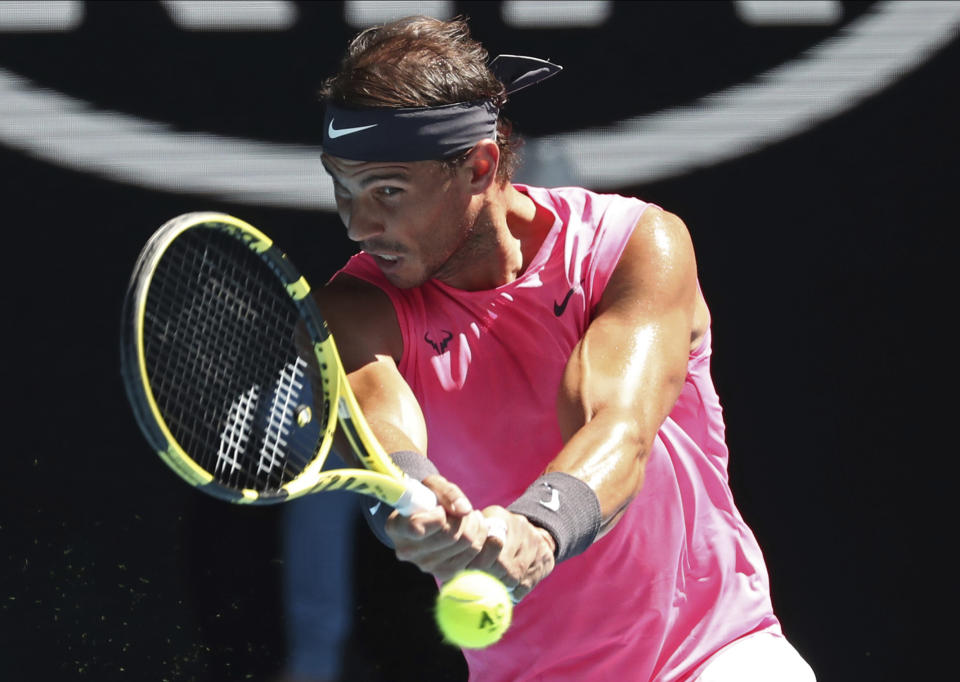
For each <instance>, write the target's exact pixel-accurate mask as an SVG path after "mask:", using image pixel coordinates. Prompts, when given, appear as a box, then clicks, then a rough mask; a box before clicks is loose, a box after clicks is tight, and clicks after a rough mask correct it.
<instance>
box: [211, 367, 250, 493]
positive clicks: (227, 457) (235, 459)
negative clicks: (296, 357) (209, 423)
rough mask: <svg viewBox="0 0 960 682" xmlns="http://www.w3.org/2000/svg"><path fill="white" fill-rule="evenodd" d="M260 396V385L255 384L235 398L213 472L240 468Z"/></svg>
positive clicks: (224, 425)
mask: <svg viewBox="0 0 960 682" xmlns="http://www.w3.org/2000/svg"><path fill="white" fill-rule="evenodd" d="M259 397H260V387H259V386H257V385H256V384H254V385H253V386H251V387H250V388H248V389H247V390H246V391H245V392H243V393H241V394H240V395H238V396H237V397H236V398H234V400H233V403H232V404H231V405H230V409H229V410H228V411H227V418H226V419H225V420H224V424H223V431H221V432H220V447H219V448H218V449H217V465H216V466H215V467H214V469H213V473H214V474H216V475H219V474H220V473H221V472H222V471H223V470H224V469H225V468H226V467H229V468H230V473H233V472H235V471H236V470H237V469H239V468H240V454H241V453H242V452H243V451H244V450H245V449H246V447H247V441H248V440H249V439H250V430H251V428H252V425H253V415H254V411H255V410H256V408H257V401H258V400H259Z"/></svg>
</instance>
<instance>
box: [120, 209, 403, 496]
mask: <svg viewBox="0 0 960 682" xmlns="http://www.w3.org/2000/svg"><path fill="white" fill-rule="evenodd" d="M121 346H122V350H121V373H122V376H123V381H124V386H125V388H126V391H127V396H128V398H129V400H130V403H131V405H132V407H133V411H134V415H135V417H136V420H137V422H138V424H139V425H140V428H141V430H142V431H143V433H144V435H145V436H146V438H147V440H148V442H149V443H150V444H151V445H152V446H153V448H154V449H155V450H156V451H157V452H158V453H159V455H160V457H161V458H162V459H163V461H164V462H165V463H166V464H167V465H168V466H169V467H170V468H171V469H172V470H173V471H175V472H176V473H177V474H178V475H179V476H180V477H181V478H183V479H184V480H186V481H187V482H189V483H190V484H192V485H194V486H196V487H197V488H199V489H200V490H202V491H203V492H205V493H208V494H211V495H214V496H216V497H219V498H221V499H224V500H227V501H230V502H235V503H246V504H270V503H275V502H281V501H284V500H287V499H292V498H294V497H298V496H300V495H303V494H306V493H309V492H312V491H315V490H324V489H347V490H355V491H357V492H364V493H367V494H371V495H375V496H377V497H379V498H381V499H383V500H384V501H386V502H388V503H393V502H395V501H396V500H397V499H398V498H400V497H401V496H402V494H403V492H404V490H405V487H404V485H403V483H402V482H401V480H400V479H401V478H402V476H401V475H400V472H399V470H395V471H394V470H392V469H391V468H390V467H391V466H393V465H392V462H390V461H389V457H387V456H386V455H385V453H377V456H378V457H383V458H384V459H385V460H386V461H387V462H388V463H389V464H388V465H386V466H381V467H380V468H381V472H380V473H377V472H375V471H367V470H362V469H357V470H339V471H326V472H325V471H323V470H322V469H323V465H324V461H325V460H326V456H327V454H328V453H329V450H330V447H331V444H332V439H333V433H334V431H335V429H336V427H337V422H338V411H340V410H341V409H343V408H341V407H340V406H341V405H344V404H345V401H344V399H343V396H344V394H347V395H348V396H350V398H351V399H352V394H351V393H350V390H349V386H348V385H347V383H346V375H345V373H344V372H343V368H342V365H341V363H340V359H339V356H338V354H337V351H336V346H335V345H334V343H333V337H332V336H331V335H330V332H329V330H328V328H327V325H326V322H325V321H324V320H323V317H322V316H321V315H320V311H319V309H318V308H317V306H316V303H315V302H314V300H313V296H312V295H310V287H309V285H308V284H307V281H306V279H304V278H303V277H302V276H301V275H300V273H299V272H298V271H297V269H296V268H295V267H294V266H293V264H292V263H291V262H290V260H289V259H288V258H287V257H286V255H285V254H283V253H282V252H281V251H280V250H279V249H278V248H277V247H276V246H275V245H274V244H273V242H272V241H271V240H270V238H269V237H267V236H266V235H265V234H264V233H262V232H260V231H259V230H257V229H256V228H254V227H253V226H252V225H249V224H248V223H246V222H244V221H242V220H240V219H238V218H235V217H233V216H229V215H226V214H223V213H214V212H200V213H189V214H184V215H181V216H178V217H176V218H174V219H172V220H170V221H168V222H167V223H165V224H164V225H163V226H162V227H161V228H160V229H159V230H157V232H156V233H154V235H153V236H152V237H151V238H150V240H149V241H148V243H147V244H146V246H145V247H144V249H143V251H142V252H141V254H140V257H139V259H138V261H137V264H136V266H135V268H134V271H133V274H132V276H131V279H130V285H129V287H128V290H127V295H126V298H125V301H124V310H123V321H122V331H121ZM354 402H355V401H354ZM361 420H362V417H361ZM364 426H365V425H364ZM366 428H367V429H368V427H366ZM373 443H374V448H375V449H376V447H378V446H377V445H376V443H375V439H373ZM394 469H395V467H394Z"/></svg>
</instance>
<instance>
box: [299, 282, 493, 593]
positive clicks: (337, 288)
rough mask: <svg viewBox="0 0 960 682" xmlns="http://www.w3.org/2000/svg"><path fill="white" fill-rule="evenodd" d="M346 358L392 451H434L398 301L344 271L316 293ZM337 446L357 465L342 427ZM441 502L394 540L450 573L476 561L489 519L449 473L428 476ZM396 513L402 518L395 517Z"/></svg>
mask: <svg viewBox="0 0 960 682" xmlns="http://www.w3.org/2000/svg"><path fill="white" fill-rule="evenodd" d="M315 296H316V299H317V303H318V305H319V306H320V309H321V310H322V311H323V314H324V317H326V319H327V322H328V324H329V325H330V328H331V331H332V332H333V335H334V339H335V340H336V343H337V350H338V352H339V353H340V357H341V359H342V360H343V364H344V368H345V369H346V372H347V378H348V380H349V382H350V387H351V389H352V390H353V392H354V394H355V395H356V398H357V402H358V403H359V405H360V409H361V410H362V411H363V413H364V416H365V417H366V419H367V422H368V423H369V425H370V428H371V429H372V430H373V432H374V434H375V435H376V436H377V439H378V440H379V441H380V443H381V445H383V447H384V449H386V451H387V452H391V453H393V452H398V451H401V450H405V451H414V452H419V453H421V454H426V452H427V430H426V424H425V423H424V418H423V413H422V412H421V410H420V405H419V404H418V402H417V399H416V397H415V396H414V394H413V391H412V390H411V389H410V386H409V385H408V384H407V382H406V381H405V380H404V378H403V376H402V375H401V374H400V371H399V369H398V368H397V362H398V361H399V358H400V356H401V354H402V351H403V341H402V336H401V333H400V328H399V325H398V324H397V319H396V314H395V312H394V310H393V305H392V303H391V302H390V300H389V298H388V297H387V295H386V294H384V293H383V292H382V291H381V290H380V289H378V288H376V287H374V286H373V285H370V284H368V283H366V282H362V281H360V280H357V279H355V278H353V277H349V276H341V277H339V278H337V279H336V280H334V281H333V282H331V283H330V284H329V285H327V287H325V288H324V289H323V290H321V291H319V292H317V293H316V294H315ZM336 437H337V440H336V441H335V447H336V448H337V451H338V452H340V453H342V454H343V455H344V458H345V459H346V460H347V461H348V462H350V463H351V464H352V465H354V466H359V463H358V462H357V461H356V460H355V459H354V457H353V455H352V452H351V449H350V446H349V444H348V443H347V440H346V437H345V436H344V435H343V434H342V433H341V430H340V429H338V430H337V433H336ZM423 482H424V483H425V484H426V485H427V486H428V487H430V488H431V489H432V490H433V492H434V493H435V494H436V495H437V502H438V506H437V507H436V508H434V509H433V510H430V511H427V512H421V513H418V514H414V515H413V516H412V517H410V518H409V519H403V522H402V523H401V522H400V521H399V520H398V521H397V523H395V524H394V525H395V526H396V527H397V529H396V530H397V532H396V533H394V534H391V539H392V542H393V544H394V545H395V549H396V550H397V555H398V557H399V558H401V559H403V560H405V561H412V562H414V563H416V564H417V565H418V566H419V567H420V568H421V569H423V570H424V571H427V572H431V573H435V574H438V573H439V575H440V576H441V577H448V574H447V573H444V572H443V570H444V567H446V566H450V567H451V568H450V569H449V571H455V570H456V567H459V566H462V565H463V564H465V563H466V562H468V561H469V560H470V559H471V558H473V557H474V556H475V555H476V554H477V553H478V552H479V551H480V549H481V547H483V545H484V543H485V542H486V540H487V530H486V528H487V527H486V523H485V521H484V520H483V517H482V515H481V514H480V512H479V511H474V510H473V508H472V505H471V504H470V502H469V500H468V499H467V497H466V496H465V495H464V494H463V492H462V491H461V490H460V488H459V487H458V486H457V485H455V484H454V483H452V482H450V481H447V480H446V479H444V478H443V477H442V476H439V475H433V476H428V477H427V478H426V479H424V481H423ZM394 516H396V515H394Z"/></svg>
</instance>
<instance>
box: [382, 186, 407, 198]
mask: <svg viewBox="0 0 960 682" xmlns="http://www.w3.org/2000/svg"><path fill="white" fill-rule="evenodd" d="M377 192H378V193H379V194H380V195H381V196H385V197H394V196H396V195H398V194H400V193H401V192H403V190H402V189H400V188H399V187H390V186H389V185H387V186H384V187H378V188H377Z"/></svg>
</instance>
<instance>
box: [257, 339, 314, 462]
mask: <svg viewBox="0 0 960 682" xmlns="http://www.w3.org/2000/svg"><path fill="white" fill-rule="evenodd" d="M306 366H307V363H306V362H305V361H304V360H303V359H302V358H300V357H298V358H297V359H296V360H295V361H294V362H288V363H287V364H286V365H284V366H283V368H282V369H281V370H280V374H279V375H278V376H277V383H276V385H275V386H274V388H273V402H272V403H271V404H270V412H269V414H268V416H267V425H266V429H265V430H264V434H263V444H262V445H261V446H260V461H259V462H258V463H257V474H260V473H261V472H264V471H265V472H267V474H269V473H270V472H271V471H272V470H273V469H274V468H275V467H277V466H279V467H281V468H282V467H283V465H284V463H285V461H286V456H285V452H286V450H287V436H288V435H290V431H291V427H292V426H293V420H294V414H293V413H294V408H295V407H296V406H297V405H298V403H299V398H300V393H301V392H302V389H303V386H304V382H303V376H304V375H303V368H304V367H306Z"/></svg>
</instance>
